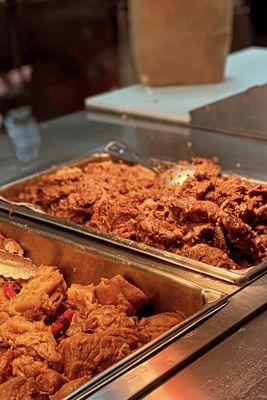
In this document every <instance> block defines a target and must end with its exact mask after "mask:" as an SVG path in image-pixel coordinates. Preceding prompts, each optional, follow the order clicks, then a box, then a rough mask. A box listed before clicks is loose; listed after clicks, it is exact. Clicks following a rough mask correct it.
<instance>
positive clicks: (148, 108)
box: [85, 47, 267, 123]
mask: <svg viewBox="0 0 267 400" xmlns="http://www.w3.org/2000/svg"><path fill="white" fill-rule="evenodd" d="M225 76H226V78H225V81H224V82H221V83H216V84H208V85H192V86H191V85H190V86H170V87H160V88H150V87H146V86H142V85H133V86H129V87H126V88H123V89H119V90H114V91H112V92H108V93H104V94H101V95H97V96H93V97H88V98H87V99H86V100H85V105H86V108H87V109H88V110H90V109H91V110H92V109H93V110H101V111H112V112H117V113H119V114H121V113H126V114H130V115H138V116H146V117H150V118H153V119H163V120H169V121H177V122H184V123H189V122H190V114H189V113H190V110H194V109H196V108H199V107H202V106H205V105H208V104H211V103H214V102H216V101H219V100H222V99H224V98H226V97H229V96H233V95H235V94H237V93H241V92H243V91H245V90H246V89H248V88H250V87H252V86H255V85H262V84H265V83H267V50H265V49H263V48H259V47H250V48H248V49H245V50H242V51H238V52H236V53H233V54H231V55H229V56H228V58H227V63H226V73H225Z"/></svg>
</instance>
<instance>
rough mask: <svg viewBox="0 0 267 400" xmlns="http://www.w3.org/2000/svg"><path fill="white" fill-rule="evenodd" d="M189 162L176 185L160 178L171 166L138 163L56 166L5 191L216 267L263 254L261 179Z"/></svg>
mask: <svg viewBox="0 0 267 400" xmlns="http://www.w3.org/2000/svg"><path fill="white" fill-rule="evenodd" d="M192 163H193V165H194V167H195V174H194V176H193V177H188V179H187V180H186V181H185V182H184V183H183V185H182V186H180V185H179V184H173V185H171V186H166V184H165V183H166V179H167V180H168V177H170V176H171V174H172V173H173V171H172V170H168V171H165V172H163V173H161V174H159V175H156V174H155V173H154V172H152V171H150V170H148V169H146V168H145V167H143V166H141V165H128V164H125V163H122V162H118V163H116V162H112V161H102V162H93V163H88V164H87V165H85V166H84V167H82V168H77V167H63V168H61V169H59V170H57V171H56V172H55V173H52V174H50V175H44V176H43V177H41V179H40V180H39V181H38V182H36V183H32V184H28V185H26V187H25V190H24V191H23V192H22V193H20V194H19V195H18V196H13V197H10V198H9V199H10V200H13V201H23V202H27V203H32V204H35V205H37V206H39V207H40V208H41V209H42V210H43V211H45V212H46V213H48V214H51V215H53V216H55V217H57V218H60V219H65V220H69V221H73V222H76V223H78V224H82V225H85V226H89V227H91V228H95V229H97V230H100V231H102V232H108V233H111V234H114V235H116V236H121V237H124V238H127V239H131V240H135V241H137V242H141V243H145V244H147V245H150V246H154V247H157V248H159V249H164V250H167V251H171V252H173V253H176V254H179V255H183V256H185V257H189V258H191V259H194V260H197V261H201V262H204V263H206V264H211V265H214V266H217V267H222V268H228V269H240V268H246V267H249V266H252V265H256V264H258V263H260V262H261V261H263V260H265V259H266V249H267V185H265V184H258V183H253V182H250V181H249V180H246V179H241V178H240V177H237V176H226V175H224V174H222V173H221V170H220V168H219V167H218V165H216V164H215V163H214V162H213V161H211V160H207V159H201V158H195V159H193V161H192ZM184 164H186V163H184Z"/></svg>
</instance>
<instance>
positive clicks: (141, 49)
mask: <svg viewBox="0 0 267 400" xmlns="http://www.w3.org/2000/svg"><path fill="white" fill-rule="evenodd" d="M129 6H130V23H131V45H132V52H133V60H134V64H135V67H136V69H137V73H138V76H139V79H140V81H141V82H142V83H143V84H147V85H171V84H196V83H209V82H219V81H221V80H223V72H224V64H225V58H226V55H227V54H228V51H229V47H230V43H231V36H232V18H233V0H129Z"/></svg>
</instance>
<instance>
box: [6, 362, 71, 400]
mask: <svg viewBox="0 0 267 400" xmlns="http://www.w3.org/2000/svg"><path fill="white" fill-rule="evenodd" d="M12 372H13V376H21V377H24V378H27V379H29V378H35V380H36V383H37V385H38V388H39V390H40V391H41V392H42V393H47V394H54V393H55V392H56V391H57V390H58V389H59V388H60V387H61V386H62V385H63V384H64V383H65V381H66V380H65V379H64V377H63V376H62V374H60V373H59V372H57V371H54V370H53V369H51V368H48V367H47V366H46V365H45V364H44V363H43V362H40V361H36V360H35V359H34V358H33V357H31V356H21V357H18V358H16V359H15V360H14V361H13V363H12Z"/></svg>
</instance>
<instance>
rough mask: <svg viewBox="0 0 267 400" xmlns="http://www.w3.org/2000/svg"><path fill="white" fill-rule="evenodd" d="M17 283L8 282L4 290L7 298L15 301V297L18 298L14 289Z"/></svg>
mask: <svg viewBox="0 0 267 400" xmlns="http://www.w3.org/2000/svg"><path fill="white" fill-rule="evenodd" d="M15 283H16V282H13V281H8V282H5V283H4V287H3V290H4V294H5V296H6V297H7V298H8V299H14V297H15V296H16V292H15V289H14V286H15Z"/></svg>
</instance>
